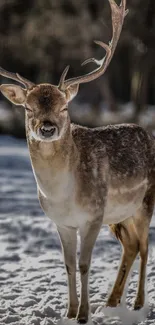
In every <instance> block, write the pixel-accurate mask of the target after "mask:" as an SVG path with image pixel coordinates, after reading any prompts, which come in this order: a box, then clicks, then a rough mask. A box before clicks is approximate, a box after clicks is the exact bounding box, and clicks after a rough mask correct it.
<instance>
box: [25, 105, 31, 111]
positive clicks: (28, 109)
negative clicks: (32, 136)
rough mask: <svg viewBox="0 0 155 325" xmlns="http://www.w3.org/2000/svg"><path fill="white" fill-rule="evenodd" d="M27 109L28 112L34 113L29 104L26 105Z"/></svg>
mask: <svg viewBox="0 0 155 325" xmlns="http://www.w3.org/2000/svg"><path fill="white" fill-rule="evenodd" d="M25 109H26V110H27V111H28V112H32V109H31V107H30V106H29V105H28V104H25Z"/></svg>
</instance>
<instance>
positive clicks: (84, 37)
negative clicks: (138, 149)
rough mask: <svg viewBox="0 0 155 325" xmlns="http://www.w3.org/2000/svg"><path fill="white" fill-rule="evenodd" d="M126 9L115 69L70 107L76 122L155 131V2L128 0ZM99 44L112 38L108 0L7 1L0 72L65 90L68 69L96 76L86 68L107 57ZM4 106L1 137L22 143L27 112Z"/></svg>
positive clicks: (2, 5) (1, 7) (2, 6)
mask: <svg viewBox="0 0 155 325" xmlns="http://www.w3.org/2000/svg"><path fill="white" fill-rule="evenodd" d="M116 2H117V3H120V1H116ZM127 8H128V9H129V13H128V15H127V16H126V18H125V23H124V26H123V31H122V34H121V38H120V40H119V44H118V46H117V49H116V52H115V54H114V57H113V59H112V62H111V63H110V66H109V68H108V70H107V72H106V73H105V75H104V76H102V77H100V78H99V79H97V80H95V81H93V82H91V83H88V84H85V85H81V86H80V91H79V94H78V96H77V97H76V99H75V100H74V101H73V103H72V104H71V107H70V114H71V118H72V120H73V121H76V122H78V123H81V124H83V125H88V126H92V127H94V126H98V125H102V124H106V123H115V122H117V123H118V122H137V123H139V124H143V126H145V127H148V128H151V129H152V128H153V127H154V126H155V119H154V118H155V113H154V111H155V1H154V0H127ZM96 39H97V40H98V39H99V40H103V41H105V42H108V41H109V40H110V39H111V16H110V7H109V3H108V0H37V1H36V0H27V1H24V0H1V1H0V65H1V66H2V67H3V68H5V69H7V70H9V71H12V72H18V73H20V74H21V75H23V76H24V77H26V78H28V79H30V80H32V81H33V82H36V83H41V82H50V83H53V84H58V82H59V78H60V75H61V73H62V70H63V69H64V68H65V66H66V65H68V64H69V65H70V70H69V74H68V77H72V76H77V75H79V74H82V73H86V72H88V71H91V70H92V69H93V68H94V65H93V64H89V65H88V66H86V67H81V63H82V62H83V61H84V60H85V59H87V58H88V57H96V58H97V59H100V58H101V57H102V56H103V54H104V53H103V49H100V47H98V46H97V45H96V44H95V43H94V42H93V40H96ZM2 82H3V83H4V82H8V80H6V79H5V78H3V77H1V83H2ZM9 83H10V81H9ZM0 100H1V102H0V132H1V133H2V132H6V133H7V132H8V133H12V134H14V135H17V136H23V135H24V114H23V113H24V112H23V109H21V108H20V109H19V108H18V109H17V108H15V107H11V106H9V104H8V103H7V102H6V101H4V98H2V96H1V97H0ZM125 112H126V114H125ZM149 117H150V119H149Z"/></svg>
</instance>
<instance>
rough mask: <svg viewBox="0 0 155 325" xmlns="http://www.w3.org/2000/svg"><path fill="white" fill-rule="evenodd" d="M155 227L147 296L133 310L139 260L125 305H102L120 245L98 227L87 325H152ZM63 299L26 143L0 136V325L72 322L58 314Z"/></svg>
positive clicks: (56, 249)
mask: <svg viewBox="0 0 155 325" xmlns="http://www.w3.org/2000/svg"><path fill="white" fill-rule="evenodd" d="M154 226H155V222H154V220H153V222H152V225H151V228H150V253H149V260H148V276H147V283H148V284H147V288H148V298H147V299H146V306H145V308H143V310H141V311H138V312H134V311H132V305H133V301H134V297H135V295H136V288H137V278H138V273H137V270H138V261H137V262H136V263H135V265H134V271H133V275H132V279H131V281H130V284H129V288H128V293H127V299H126V302H127V307H126V305H125V301H123V304H122V306H121V307H119V308H114V309H111V308H107V309H104V308H103V307H104V305H105V302H106V300H107V295H108V293H109V292H110V289H111V286H112V284H113V282H114V279H115V277H116V271H117V267H118V265H119V258H120V255H121V249H120V245H119V244H118V243H117V242H116V240H115V239H114V238H113V237H112V235H111V234H110V232H109V229H108V228H107V227H104V228H103V229H102V230H101V232H100V235H99V237H98V240H97V243H96V246H95V248H94V252H93V259H92V267H91V272H90V302H91V310H92V315H91V318H92V321H91V320H90V321H89V325H90V324H95V325H97V324H98V325H100V324H107V325H108V324H111V325H112V324H113V325H114V324H115V325H116V324H117V325H118V324H123V325H129V324H134V323H137V324H147V325H149V324H155V228H154ZM78 281H79V278H78ZM78 288H79V282H78ZM148 302H149V306H147V305H148ZM66 303H67V282H66V273H65V269H64V266H63V259H62V254H61V247H60V243H59V239H58V236H57V233H56V229H55V226H54V224H53V223H52V222H51V221H50V220H49V219H48V218H47V217H46V216H45V215H44V214H43V212H42V211H41V208H40V206H39V203H38V199H37V192H36V185H35V181H34V177H33V174H32V171H31V166H30V161H29V155H28V150H27V146H26V142H25V141H21V140H20V141H19V140H15V139H13V138H11V137H2V136H1V137H0V325H4V324H12V325H17V324H18V325H32V324H33V325H54V324H57V325H58V324H59V325H60V324H61V325H65V324H66V325H73V324H76V322H75V321H69V320H66V319H65V318H64V317H63V316H64V314H65V310H66ZM127 308H128V309H127ZM120 319H121V320H122V321H121V320H120Z"/></svg>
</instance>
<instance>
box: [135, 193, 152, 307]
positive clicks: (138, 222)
mask: <svg viewBox="0 0 155 325" xmlns="http://www.w3.org/2000/svg"><path fill="white" fill-rule="evenodd" d="M154 198H155V189H154V188H152V189H150V190H149V191H148V192H147V193H146V195H145V198H144V200H143V205H142V207H141V208H140V209H139V211H138V212H137V214H136V216H135V217H134V225H135V231H136V233H137V237H138V240H139V253H140V273H139V282H138V290H137V296H136V300H135V303H134V309H140V308H142V307H143V305H144V301H145V278H146V266H147V258H148V235H149V225H150V221H151V218H152V215H153V209H154Z"/></svg>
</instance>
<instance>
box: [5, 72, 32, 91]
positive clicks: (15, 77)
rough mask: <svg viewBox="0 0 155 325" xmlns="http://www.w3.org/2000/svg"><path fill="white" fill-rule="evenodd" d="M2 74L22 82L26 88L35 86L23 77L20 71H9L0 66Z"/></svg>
mask: <svg viewBox="0 0 155 325" xmlns="http://www.w3.org/2000/svg"><path fill="white" fill-rule="evenodd" d="M0 75H1V76H4V77H7V78H9V79H13V80H16V81H18V82H20V83H22V84H23V85H24V86H25V87H26V89H32V88H33V87H34V86H35V84H34V83H33V82H31V81H29V80H27V79H25V78H23V77H21V76H20V75H19V74H18V73H12V72H8V71H6V70H4V69H3V68H1V67H0Z"/></svg>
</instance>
